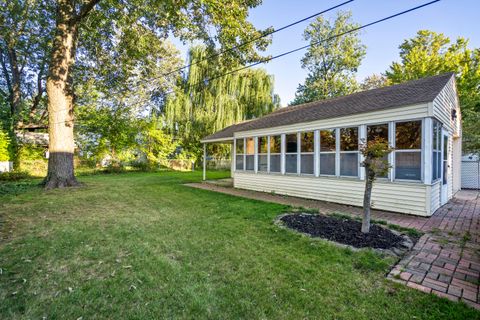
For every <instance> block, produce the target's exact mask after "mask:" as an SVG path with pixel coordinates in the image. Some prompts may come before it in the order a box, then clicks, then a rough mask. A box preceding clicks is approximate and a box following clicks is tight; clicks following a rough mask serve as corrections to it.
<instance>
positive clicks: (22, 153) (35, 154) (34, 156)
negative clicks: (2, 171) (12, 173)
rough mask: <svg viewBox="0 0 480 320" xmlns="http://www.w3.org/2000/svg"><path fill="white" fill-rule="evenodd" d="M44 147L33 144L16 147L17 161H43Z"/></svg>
mask: <svg viewBox="0 0 480 320" xmlns="http://www.w3.org/2000/svg"><path fill="white" fill-rule="evenodd" d="M44 159H45V147H42V146H37V145H34V144H22V145H21V146H19V147H18V160H19V161H23V160H44Z"/></svg>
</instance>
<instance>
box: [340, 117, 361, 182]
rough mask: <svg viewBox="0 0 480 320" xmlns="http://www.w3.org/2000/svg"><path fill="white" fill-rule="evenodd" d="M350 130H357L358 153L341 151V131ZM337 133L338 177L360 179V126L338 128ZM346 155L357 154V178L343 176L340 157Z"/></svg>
mask: <svg viewBox="0 0 480 320" xmlns="http://www.w3.org/2000/svg"><path fill="white" fill-rule="evenodd" d="M348 128H357V136H358V137H357V138H358V141H357V144H358V146H357V150H356V151H341V150H340V147H341V145H340V137H341V134H340V132H341V129H348ZM337 132H338V135H337V141H336V142H337V155H336V159H338V160H337V161H338V173H337V172H336V171H335V173H337V174H336V176H337V177H339V178H360V150H359V149H360V126H346V127H338V128H337ZM345 153H356V154H357V175H356V176H345V175H342V174H341V171H342V170H341V161H340V156H341V155H342V154H345Z"/></svg>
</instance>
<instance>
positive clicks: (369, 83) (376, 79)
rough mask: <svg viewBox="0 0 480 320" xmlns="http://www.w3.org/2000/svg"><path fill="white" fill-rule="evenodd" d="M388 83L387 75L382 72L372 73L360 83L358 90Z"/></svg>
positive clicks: (383, 85)
mask: <svg viewBox="0 0 480 320" xmlns="http://www.w3.org/2000/svg"><path fill="white" fill-rule="evenodd" d="M387 85H388V81H387V77H386V76H384V75H383V74H376V73H374V74H372V75H370V76H368V77H366V78H365V79H363V81H362V83H360V90H362V91H364V90H371V89H378V88H382V87H385V86H387Z"/></svg>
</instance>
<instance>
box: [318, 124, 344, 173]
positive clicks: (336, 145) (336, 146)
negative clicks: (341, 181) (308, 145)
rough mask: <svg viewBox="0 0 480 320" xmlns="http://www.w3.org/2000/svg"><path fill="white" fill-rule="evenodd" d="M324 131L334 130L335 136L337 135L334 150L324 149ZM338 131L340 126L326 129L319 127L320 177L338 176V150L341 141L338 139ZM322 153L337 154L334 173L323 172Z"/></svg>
mask: <svg viewBox="0 0 480 320" xmlns="http://www.w3.org/2000/svg"><path fill="white" fill-rule="evenodd" d="M322 131H333V136H334V137H335V150H333V151H322ZM338 132H339V128H324V129H318V176H319V177H337V167H338V165H337V158H338V155H337V152H338V148H339V143H338V142H339V141H338ZM322 154H333V155H334V156H335V158H334V162H333V163H334V168H333V174H325V173H322V160H321V159H322Z"/></svg>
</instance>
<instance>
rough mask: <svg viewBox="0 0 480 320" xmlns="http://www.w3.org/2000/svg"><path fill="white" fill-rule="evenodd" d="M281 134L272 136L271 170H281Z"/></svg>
mask: <svg viewBox="0 0 480 320" xmlns="http://www.w3.org/2000/svg"><path fill="white" fill-rule="evenodd" d="M281 146H282V138H281V136H270V172H280V169H281V168H280V163H281V159H282V157H281V153H282V147H281Z"/></svg>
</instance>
